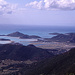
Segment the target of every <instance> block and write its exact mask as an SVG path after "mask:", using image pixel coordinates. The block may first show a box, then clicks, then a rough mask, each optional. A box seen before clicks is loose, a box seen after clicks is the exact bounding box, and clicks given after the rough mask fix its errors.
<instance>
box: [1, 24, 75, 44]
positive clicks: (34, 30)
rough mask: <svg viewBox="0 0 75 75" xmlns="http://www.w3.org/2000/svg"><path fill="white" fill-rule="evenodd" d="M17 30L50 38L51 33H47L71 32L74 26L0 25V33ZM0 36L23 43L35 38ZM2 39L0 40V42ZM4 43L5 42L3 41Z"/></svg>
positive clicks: (74, 28)
mask: <svg viewBox="0 0 75 75" xmlns="http://www.w3.org/2000/svg"><path fill="white" fill-rule="evenodd" d="M16 31H19V32H21V33H24V34H28V35H38V36H40V37H42V38H51V37H52V36H53V35H49V33H53V32H58V33H71V32H73V33H74V32H75V27H71V26H68V27H67V26H65V27H64V26H60V27H59V26H55V27H54V26H43V27H42V26H23V25H22V26H18V25H10V26H8V25H1V27H0V34H1V35H2V34H10V33H13V32H16ZM0 38H6V39H10V40H12V41H15V42H19V43H21V44H24V45H28V44H29V43H30V41H36V40H37V39H19V38H14V37H6V36H0ZM1 42H2V43H3V41H0V43H1ZM5 43H6V42H5Z"/></svg>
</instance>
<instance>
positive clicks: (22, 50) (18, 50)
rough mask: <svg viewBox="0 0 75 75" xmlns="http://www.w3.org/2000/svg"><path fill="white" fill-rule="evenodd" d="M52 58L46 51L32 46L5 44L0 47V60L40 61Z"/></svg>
mask: <svg viewBox="0 0 75 75" xmlns="http://www.w3.org/2000/svg"><path fill="white" fill-rule="evenodd" d="M51 56H53V54H52V53H49V52H48V51H47V50H46V49H41V48H37V47H35V46H33V45H28V46H23V45H20V44H16V45H15V44H5V45H1V46H0V60H5V59H11V60H28V59H30V60H41V59H45V58H48V57H51Z"/></svg>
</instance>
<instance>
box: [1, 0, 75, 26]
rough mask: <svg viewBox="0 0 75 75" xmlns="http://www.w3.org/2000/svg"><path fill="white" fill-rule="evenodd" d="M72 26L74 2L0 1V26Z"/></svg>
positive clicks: (74, 0)
mask: <svg viewBox="0 0 75 75" xmlns="http://www.w3.org/2000/svg"><path fill="white" fill-rule="evenodd" d="M6 24H7V25H31V26H32V25H33V26H34V25H35V26H74V25H75V0H0V25H6Z"/></svg>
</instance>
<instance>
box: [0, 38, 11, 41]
mask: <svg viewBox="0 0 75 75" xmlns="http://www.w3.org/2000/svg"><path fill="white" fill-rule="evenodd" d="M0 41H11V40H10V39H4V38H0Z"/></svg>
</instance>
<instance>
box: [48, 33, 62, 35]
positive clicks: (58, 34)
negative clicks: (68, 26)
mask: <svg viewBox="0 0 75 75" xmlns="http://www.w3.org/2000/svg"><path fill="white" fill-rule="evenodd" d="M49 34H50V35H59V34H61V33H49Z"/></svg>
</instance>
